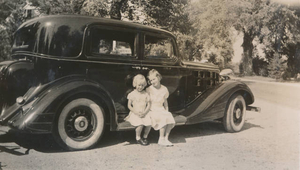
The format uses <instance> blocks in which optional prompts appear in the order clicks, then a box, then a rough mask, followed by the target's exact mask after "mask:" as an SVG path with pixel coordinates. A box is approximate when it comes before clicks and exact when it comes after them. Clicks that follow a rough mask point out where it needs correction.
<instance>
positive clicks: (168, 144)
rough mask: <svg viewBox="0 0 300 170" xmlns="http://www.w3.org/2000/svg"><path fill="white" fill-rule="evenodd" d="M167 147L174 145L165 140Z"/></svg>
mask: <svg viewBox="0 0 300 170" xmlns="http://www.w3.org/2000/svg"><path fill="white" fill-rule="evenodd" d="M165 145H166V146H173V143H172V142H170V141H169V140H168V139H165Z"/></svg>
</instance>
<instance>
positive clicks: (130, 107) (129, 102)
mask: <svg viewBox="0 0 300 170" xmlns="http://www.w3.org/2000/svg"><path fill="white" fill-rule="evenodd" d="M127 107H128V109H129V110H130V111H132V112H133V113H134V114H136V115H138V114H137V113H135V110H134V109H133V107H132V100H131V99H129V100H128V105H127Z"/></svg>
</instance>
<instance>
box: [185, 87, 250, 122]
mask: <svg viewBox="0 0 300 170" xmlns="http://www.w3.org/2000/svg"><path fill="white" fill-rule="evenodd" d="M236 93H239V94H241V95H242V96H243V97H244V99H245V101H246V104H247V105H249V104H252V103H253V102H254V96H253V94H252V92H251V90H250V88H249V87H248V86H247V85H246V84H244V83H242V82H237V81H226V82H223V83H221V84H220V85H218V86H215V87H213V88H211V89H208V90H207V91H206V92H204V93H203V94H202V95H201V96H199V97H198V98H197V99H196V100H195V101H194V102H193V103H192V104H190V105H189V106H188V107H187V109H186V110H185V111H184V113H183V115H186V117H187V122H186V123H187V124H194V123H200V122H204V121H208V120H215V119H219V118H222V117H223V116H224V114H225V110H226V106H227V102H228V100H229V99H230V97H231V96H232V95H234V94H236Z"/></svg>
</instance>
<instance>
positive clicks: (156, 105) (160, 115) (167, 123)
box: [146, 69, 175, 146]
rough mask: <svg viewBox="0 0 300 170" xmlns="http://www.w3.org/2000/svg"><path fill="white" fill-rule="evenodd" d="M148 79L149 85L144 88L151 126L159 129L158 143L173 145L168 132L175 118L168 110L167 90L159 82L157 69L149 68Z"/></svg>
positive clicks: (160, 77) (159, 76) (173, 124)
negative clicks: (146, 93) (148, 100)
mask: <svg viewBox="0 0 300 170" xmlns="http://www.w3.org/2000/svg"><path fill="white" fill-rule="evenodd" d="M148 79H149V81H150V82H151V86H149V87H148V88H147V89H146V91H147V92H148V93H149V95H150V101H151V107H150V112H149V115H150V117H151V121H152V127H153V128H154V130H159V140H158V144H159V145H164V146H173V144H172V143H171V142H170V141H169V134H170V132H171V130H172V129H173V127H174V126H175V120H174V117H173V115H172V113H170V112H169V107H168V101H167V98H168V97H169V91H168V89H167V88H166V87H165V86H163V85H162V84H160V80H161V79H162V76H161V75H160V73H159V72H158V71H157V70H155V69H152V70H150V71H149V73H148Z"/></svg>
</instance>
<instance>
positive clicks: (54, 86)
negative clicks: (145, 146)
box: [0, 15, 254, 150]
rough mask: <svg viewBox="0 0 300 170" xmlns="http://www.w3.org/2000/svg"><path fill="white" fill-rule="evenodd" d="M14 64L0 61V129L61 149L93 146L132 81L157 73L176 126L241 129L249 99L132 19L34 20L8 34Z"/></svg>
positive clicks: (122, 112) (114, 121)
mask: <svg viewBox="0 0 300 170" xmlns="http://www.w3.org/2000/svg"><path fill="white" fill-rule="evenodd" d="M12 58H13V60H11V61H4V62H1V63H0V111H1V115H0V124H1V125H2V126H9V127H11V128H14V129H17V130H20V131H23V132H29V133H36V134H48V133H50V134H53V136H54V138H55V139H56V141H57V142H58V143H59V144H60V145H61V146H62V147H63V148H65V149H68V150H81V149H87V148H91V147H92V146H94V145H95V144H96V143H97V142H98V141H99V140H100V138H101V136H102V134H103V132H104V128H109V129H110V131H121V130H128V129H134V127H133V126H131V125H130V124H129V123H128V122H126V121H124V118H125V117H126V115H128V113H129V110H128V108H127V99H126V96H127V94H128V93H129V92H131V91H132V90H133V88H132V78H133V76H134V75H136V74H139V73H140V74H143V75H147V73H148V71H149V70H150V69H156V70H158V71H159V72H160V73H161V74H162V77H163V79H162V84H163V85H165V86H166V87H167V88H168V90H169V92H170V97H169V98H168V102H169V108H170V111H171V112H172V113H173V116H174V118H175V120H176V125H188V124H196V123H200V122H205V121H211V120H222V122H223V124H224V127H225V130H226V131H228V132H238V131H240V130H241V129H242V127H243V125H244V122H245V116H246V109H249V108H251V106H249V105H250V104H252V103H253V102H254V97H253V94H252V92H251V90H250V89H249V87H248V86H247V85H245V84H244V83H241V82H236V81H221V78H220V75H219V68H218V67H216V66H215V65H213V64H208V63H206V64H201V63H196V62H185V61H182V60H181V56H180V54H179V51H178V47H177V44H176V40H175V38H174V36H173V35H172V34H171V33H170V32H168V31H165V30H162V29H157V28H152V27H148V26H144V25H140V24H135V23H131V22H124V21H118V20H111V19H103V18H96V17H87V16H78V15H56V16H45V17H38V18H35V19H32V20H29V21H27V22H25V23H23V24H22V25H21V26H20V27H19V29H18V30H17V31H16V33H15V37H14V44H13V53H12Z"/></svg>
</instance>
